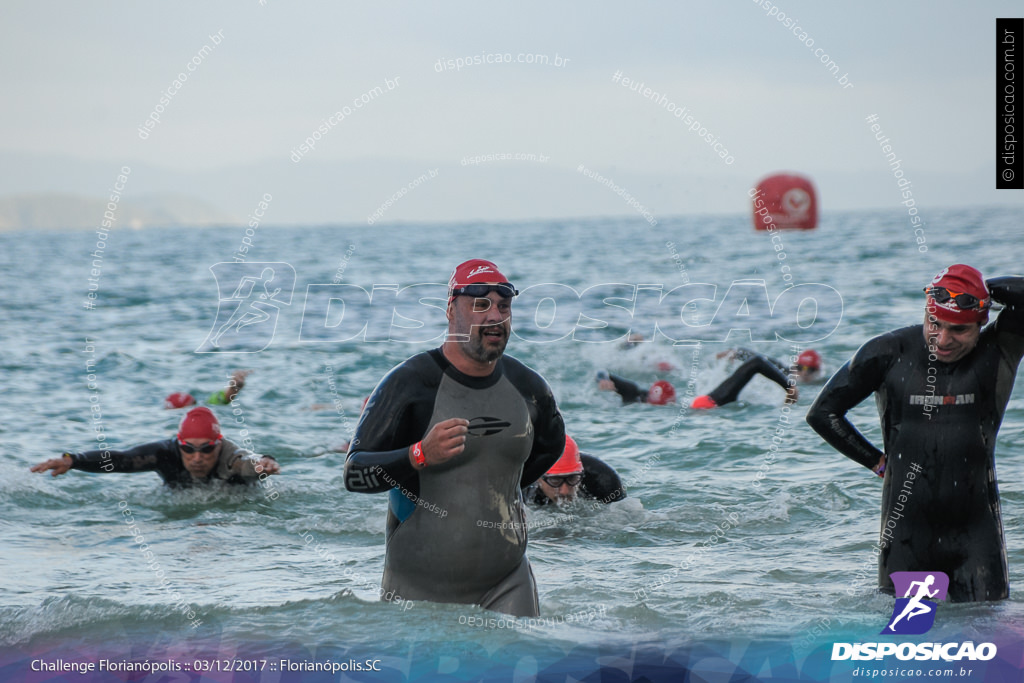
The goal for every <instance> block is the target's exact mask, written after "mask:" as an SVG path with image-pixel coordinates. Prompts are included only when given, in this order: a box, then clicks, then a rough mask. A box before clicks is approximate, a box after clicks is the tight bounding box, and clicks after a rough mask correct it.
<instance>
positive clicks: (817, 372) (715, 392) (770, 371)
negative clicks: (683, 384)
mask: <svg viewBox="0 0 1024 683" xmlns="http://www.w3.org/2000/svg"><path fill="white" fill-rule="evenodd" d="M726 356H728V358H729V360H734V359H735V360H740V361H743V364H742V365H740V366H739V367H738V368H736V371H735V372H733V373H732V374H731V375H729V377H727V378H726V379H725V381H723V382H722V383H721V384H719V385H718V386H717V387H715V388H714V389H712V390H711V393H709V394H705V395H703V396H698V397H697V398H695V399H693V402H692V403H691V404H690V407H691V408H718V407H719V406H724V405H727V404H729V403H733V402H735V401H736V400H737V399H738V398H739V396H740V392H741V391H743V388H744V387H746V386H747V384H748V383H749V382H750V380H752V379H754V377H756V376H757V375H761V376H763V377H767V378H768V379H770V380H771V381H773V382H775V383H776V384H778V385H779V386H780V387H782V388H783V389H785V390H786V403H790V404H792V403H796V401H797V399H798V398H799V397H800V392H799V390H798V389H797V388H796V384H795V383H794V382H793V381H791V379H790V377H789V376H788V375H787V373H790V374H792V376H793V377H794V378H795V380H796V381H797V382H803V383H808V382H814V381H816V380H817V379H818V378H819V377H820V376H821V355H820V354H819V353H818V352H817V351H815V350H814V349H806V350H805V351H804V352H803V353H801V354H800V355H799V356H798V357H797V360H796V363H795V364H794V365H793V367H792V368H787V367H786V366H785V365H783V364H782V363H780V362H779V361H777V360H775V359H774V358H769V357H768V356H765V355H763V354H760V353H757V352H756V351H751V350H750V349H732V350H729V351H723V352H721V353H719V354H718V358H722V357H726Z"/></svg>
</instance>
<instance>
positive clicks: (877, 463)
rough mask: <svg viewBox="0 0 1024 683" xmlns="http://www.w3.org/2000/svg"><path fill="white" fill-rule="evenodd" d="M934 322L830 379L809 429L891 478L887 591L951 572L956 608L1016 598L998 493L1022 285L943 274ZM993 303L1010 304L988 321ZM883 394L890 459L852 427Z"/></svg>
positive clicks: (1021, 328)
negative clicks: (903, 579) (906, 579)
mask: <svg viewBox="0 0 1024 683" xmlns="http://www.w3.org/2000/svg"><path fill="white" fill-rule="evenodd" d="M925 291H926V292H927V299H926V306H925V311H926V312H925V320H924V324H923V325H914V326H912V327H905V328H903V329H899V330H895V331H893V332H889V333H887V334H883V335H882V336H880V337H876V338H874V339H872V340H871V341H869V342H867V343H866V344H864V346H862V347H861V348H860V349H859V350H858V351H857V353H856V354H855V355H854V356H853V358H852V359H851V360H850V361H849V362H848V363H846V364H845V365H844V366H843V367H842V368H840V369H839V371H838V372H836V374H835V375H834V376H833V377H832V379H830V380H829V381H828V384H826V385H825V387H824V389H822V391H821V393H820V394H819V395H818V398H817V400H815V402H814V405H812V406H811V409H810V411H809V412H808V414H807V422H808V423H809V424H810V425H811V427H812V428H813V429H814V430H815V431H816V432H818V434H820V435H821V436H822V437H823V438H824V439H825V440H826V441H827V442H828V443H829V444H830V445H832V446H833V447H834V448H835V449H836V450H838V451H839V452H840V453H842V454H843V455H845V456H847V457H848V458H850V459H852V460H854V461H856V462H858V463H860V464H861V465H863V466H864V467H867V468H869V469H871V470H872V471H874V472H875V473H876V474H878V475H879V476H884V482H883V484H882V526H881V536H880V540H879V548H880V554H879V557H878V584H879V587H880V588H881V589H882V590H883V591H884V592H887V593H890V594H891V593H893V584H892V580H891V579H890V577H889V574H891V573H892V572H897V571H942V572H945V573H946V574H947V575H949V593H948V595H949V598H950V600H953V601H957V602H978V601H983V600H1001V599H1004V598H1006V597H1007V596H1008V595H1009V575H1008V571H1007V564H1006V541H1005V539H1004V537H1003V523H1002V518H1001V516H1000V511H999V491H998V489H997V486H996V473H995V444H996V433H997V432H998V431H999V425H1000V423H1001V422H1002V420H1003V413H1004V412H1005V410H1006V403H1007V401H1008V400H1009V398H1010V392H1011V391H1012V390H1013V381H1014V378H1015V376H1016V373H1017V366H1018V364H1019V363H1020V360H1021V357H1022V356H1024V278H1021V277H1001V278H995V279H992V280H988V282H987V283H986V282H985V280H984V279H983V278H982V276H981V273H980V272H978V271H977V270H976V269H974V268H972V267H970V266H965V265H953V266H950V267H949V268H946V269H945V270H943V271H942V272H941V273H939V274H938V275H936V276H935V278H934V279H933V280H932V283H931V285H930V286H928V287H926V288H925ZM992 301H996V302H998V303H1001V304H1003V305H1004V306H1005V307H1006V308H1005V310H1003V311H1002V312H1001V313H1000V314H999V317H998V319H997V320H996V321H995V322H994V323H993V324H991V325H988V326H986V327H984V329H982V326H983V325H985V323H986V322H987V321H988V314H989V309H990V308H991V303H992ZM872 393H875V396H876V402H877V404H878V412H879V415H880V417H881V421H882V438H883V441H884V447H885V452H884V453H883V452H882V451H880V450H878V448H876V447H875V446H874V445H872V444H871V443H870V442H869V441H868V440H867V439H865V438H864V436H862V435H861V434H860V432H858V431H857V430H856V429H855V428H854V426H853V425H852V424H851V423H850V422H849V420H847V418H846V412H847V411H848V410H850V409H851V408H853V407H854V406H856V405H857V404H859V403H860V402H861V401H863V400H864V399H865V398H867V397H868V396H869V395H871V394H872Z"/></svg>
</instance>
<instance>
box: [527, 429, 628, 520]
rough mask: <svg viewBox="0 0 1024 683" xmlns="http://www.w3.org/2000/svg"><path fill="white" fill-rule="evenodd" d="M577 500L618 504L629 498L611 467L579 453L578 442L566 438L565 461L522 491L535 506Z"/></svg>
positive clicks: (563, 457)
mask: <svg viewBox="0 0 1024 683" xmlns="http://www.w3.org/2000/svg"><path fill="white" fill-rule="evenodd" d="M577 497H579V498H587V499H593V500H598V501H600V502H602V503H615V502H617V501H620V500H622V499H624V498H625V497H626V490H625V488H623V486H622V480H621V479H619V475H618V474H617V473H616V472H615V470H614V469H612V467H611V466H610V465H608V464H606V463H605V462H604V461H602V460H601V459H600V458H596V457H594V456H593V455H589V454H587V453H582V452H580V449H579V446H577V445H576V441H574V440H573V438H572V437H571V436H569V435H568V434H566V436H565V451H564V452H563V453H562V457H561V458H559V459H558V462H556V463H555V464H554V465H552V467H551V469H550V470H548V471H547V472H545V473H544V474H543V475H542V476H541V478H540V479H538V480H537V481H536V482H534V483H533V484H531V485H529V486H527V487H524V488H523V498H525V499H526V502H527V503H531V504H533V505H547V504H549V503H564V502H571V501H573V500H576V498H577Z"/></svg>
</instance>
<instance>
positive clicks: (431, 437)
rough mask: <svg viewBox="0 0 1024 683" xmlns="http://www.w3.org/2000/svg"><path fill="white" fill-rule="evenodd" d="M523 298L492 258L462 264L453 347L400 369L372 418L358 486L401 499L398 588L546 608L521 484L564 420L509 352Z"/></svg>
mask: <svg viewBox="0 0 1024 683" xmlns="http://www.w3.org/2000/svg"><path fill="white" fill-rule="evenodd" d="M517 294H518V292H517V291H516V289H515V287H513V286H512V285H511V284H510V283H509V282H508V278H506V277H505V276H504V275H502V274H501V272H499V270H498V268H497V266H495V265H494V264H493V263H491V262H490V261H484V260H481V259H474V260H471V261H466V262H465V263H462V264H460V265H459V266H458V267H456V269H455V271H454V272H453V273H452V277H451V279H450V280H449V283H448V308H447V312H446V315H447V317H448V337H447V339H446V341H445V342H444V344H443V345H442V346H441V347H440V348H438V349H433V350H431V351H426V352H424V353H420V354H417V355H415V356H413V357H412V358H410V359H408V360H406V361H405V362H404V363H402V364H400V365H399V366H397V367H396V368H394V369H393V370H392V371H391V372H389V373H388V374H387V376H385V377H384V379H383V380H381V382H380V384H379V385H378V386H377V388H376V389H375V390H374V391H373V394H372V395H371V396H370V401H369V403H367V405H366V408H365V409H364V411H363V414H362V416H361V417H360V419H359V424H358V426H357V427H356V433H355V437H354V438H353V440H352V444H353V445H352V448H351V449H350V451H349V454H348V460H347V462H346V463H345V488H346V489H348V490H349V491H355V492H361V493H385V492H387V493H389V496H390V500H389V505H388V514H387V531H386V550H385V558H384V576H383V578H382V580H381V587H382V588H383V589H384V591H385V593H390V594H393V595H398V596H401V598H402V599H404V600H428V601H432V602H450V603H463V604H476V605H480V606H482V607H484V608H486V609H490V610H495V611H497V612H505V613H507V614H512V615H515V616H523V617H535V616H538V614H539V613H540V604H539V602H538V598H537V585H536V582H535V581H534V577H533V571H532V569H531V568H530V562H529V560H528V559H527V556H526V544H527V535H526V517H525V510H524V507H523V498H522V493H521V491H520V488H521V487H522V486H523V484H524V483H526V484H528V483H531V482H533V481H536V480H537V478H538V477H540V476H541V475H542V474H544V473H545V472H547V470H548V469H549V468H550V467H551V465H553V464H554V463H555V461H556V460H558V458H559V456H560V455H561V454H562V449H563V448H564V446H565V427H564V425H563V424H562V416H561V415H560V414H559V413H558V408H557V406H556V405H555V399H554V397H553V396H552V395H551V390H550V389H549V388H548V386H547V384H546V383H545V382H544V380H543V378H542V377H541V376H540V375H538V374H537V373H536V372H534V371H533V370H531V369H529V368H528V367H526V366H525V365H523V364H522V363H520V362H519V361H517V360H515V359H514V358H511V357H509V356H506V355H504V351H505V345H506V343H507V342H508V338H509V334H510V332H511V316H512V298H513V297H514V296H516V295H517ZM495 529H501V530H502V531H501V533H495V531H494V530H495Z"/></svg>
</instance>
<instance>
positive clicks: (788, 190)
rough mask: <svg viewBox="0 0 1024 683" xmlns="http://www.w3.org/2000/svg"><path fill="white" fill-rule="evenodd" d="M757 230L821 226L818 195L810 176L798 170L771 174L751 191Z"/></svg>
mask: <svg viewBox="0 0 1024 683" xmlns="http://www.w3.org/2000/svg"><path fill="white" fill-rule="evenodd" d="M748 194H749V195H750V198H751V200H752V201H753V212H754V213H753V218H754V229H755V230H769V229H771V228H770V226H772V225H774V226H775V227H776V228H796V229H798V230H813V229H814V228H816V227H818V196H817V193H816V192H815V191H814V185H813V184H812V183H811V181H810V180H808V179H807V178H804V177H803V176H799V175H796V174H795V173H778V174H776V175H770V176H768V177H767V178H765V179H763V180H762V181H761V182H759V183H758V184H757V187H756V188H754V189H753V190H751V191H750V192H749V193H748Z"/></svg>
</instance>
